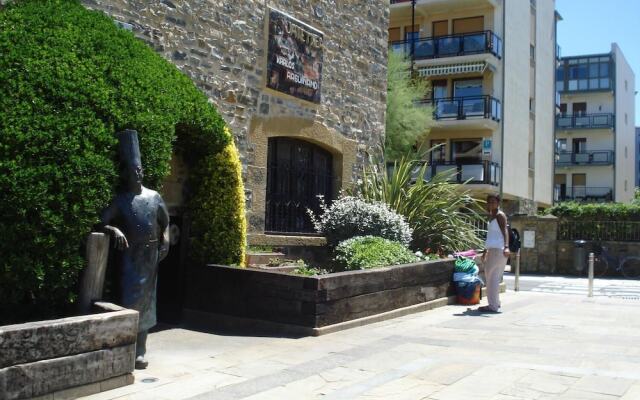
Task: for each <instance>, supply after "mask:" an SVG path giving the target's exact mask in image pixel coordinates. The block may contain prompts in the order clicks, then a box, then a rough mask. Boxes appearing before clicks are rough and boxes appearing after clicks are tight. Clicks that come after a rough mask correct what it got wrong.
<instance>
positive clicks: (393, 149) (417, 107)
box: [384, 51, 433, 161]
mask: <svg viewBox="0 0 640 400" xmlns="http://www.w3.org/2000/svg"><path fill="white" fill-rule="evenodd" d="M428 91H429V85H428V83H427V81H426V80H422V79H420V78H412V77H411V75H410V71H409V62H408V61H406V60H405V59H404V58H403V57H402V56H401V55H399V54H397V53H395V52H393V51H390V52H389V61H388V64H387V113H386V122H385V127H386V134H385V146H384V154H385V158H386V159H387V161H394V160H399V159H400V158H402V157H404V156H407V155H414V156H415V157H418V156H419V153H418V152H416V151H414V150H413V147H414V146H418V147H421V146H422V145H423V144H424V142H425V141H426V138H427V136H428V135H429V129H430V126H431V124H432V120H433V117H432V115H433V114H432V108H431V107H428V106H425V105H423V104H418V102H419V101H420V100H423V99H424V98H425V97H426V96H427V94H428Z"/></svg>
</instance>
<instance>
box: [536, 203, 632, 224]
mask: <svg viewBox="0 0 640 400" xmlns="http://www.w3.org/2000/svg"><path fill="white" fill-rule="evenodd" d="M545 214H548V215H554V216H556V217H558V218H563V219H575V220H580V221H640V205H637V204H621V203H602V204H582V203H576V202H566V203H560V204H558V205H555V206H553V207H551V208H548V209H547V210H545Z"/></svg>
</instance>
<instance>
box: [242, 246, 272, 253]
mask: <svg viewBox="0 0 640 400" xmlns="http://www.w3.org/2000/svg"><path fill="white" fill-rule="evenodd" d="M247 251H248V252H252V253H273V252H274V251H275V249H274V248H273V246H257V245H251V246H249V247H248V248H247Z"/></svg>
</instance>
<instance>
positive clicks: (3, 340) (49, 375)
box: [0, 303, 138, 400]
mask: <svg viewBox="0 0 640 400" xmlns="http://www.w3.org/2000/svg"><path fill="white" fill-rule="evenodd" d="M96 307H97V308H98V309H99V311H100V312H99V313H97V314H91V315H83V316H78V317H70V318H62V319H55V320H47V321H37V322H28V323H24V324H17V325H6V326H0V395H1V396H0V398H2V399H12V400H13V399H26V398H32V397H36V396H43V395H51V396H53V397H55V398H58V397H60V398H76V397H80V396H85V395H89V394H93V393H97V392H101V391H104V390H109V389H113V388H116V387H119V386H124V385H127V384H131V383H133V375H132V374H131V373H132V372H133V368H134V362H135V343H136V334H137V327H138V312H137V311H133V310H127V309H124V308H121V307H118V306H115V305H113V304H109V303H96Z"/></svg>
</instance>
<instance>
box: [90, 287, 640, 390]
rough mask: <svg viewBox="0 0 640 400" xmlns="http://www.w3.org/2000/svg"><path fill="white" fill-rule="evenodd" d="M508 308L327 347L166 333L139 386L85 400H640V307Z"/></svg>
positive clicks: (597, 303) (376, 331)
mask: <svg viewBox="0 0 640 400" xmlns="http://www.w3.org/2000/svg"><path fill="white" fill-rule="evenodd" d="M501 297H502V300H503V308H504V312H503V313H502V314H479V313H477V312H474V311H468V309H467V307H466V306H446V307H443V308H439V309H436V310H432V311H427V312H423V313H419V314H413V315H409V316H405V317H401V318H397V319H393V320H389V321H385V322H380V323H376V324H372V325H367V326H363V327H359V328H354V329H350V330H346V331H341V332H337V333H334V334H330V335H326V336H321V337H305V338H299V339H293V338H272V337H251V336H238V335H221V334H208V333H201V332H194V331H187V330H182V329H169V330H164V331H162V332H157V333H154V334H152V335H151V336H150V338H149V343H148V348H149V351H150V353H149V361H150V366H149V368H148V369H147V370H145V371H141V372H136V374H135V378H136V382H135V384H134V385H131V386H127V387H123V388H120V389H116V390H112V391H110V392H104V393H101V394H98V395H93V396H90V397H86V399H92V400H101V399H187V398H194V399H216V400H222V399H252V400H258V399H261V400H267V399H274V400H275V399H277V400H282V399H296V400H297V399H319V398H322V399H411V400H413V399H433V400H436V399H437V400H457V399H460V400H471V399H473V400H483V399H491V400H518V399H540V400H547V399H563V400H569V399H575V400H591V399H593V400H595V399H603V400H610V399H624V400H632V399H633V400H638V399H640V346H639V344H640V301H638V300H633V299H626V298H611V297H594V298H591V299H588V298H587V297H586V296H576V295H570V294H569V295H568V294H549V293H536V292H519V293H514V292H511V291H510V292H508V293H506V294H503V295H502V296H501ZM474 308H475V307H474Z"/></svg>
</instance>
